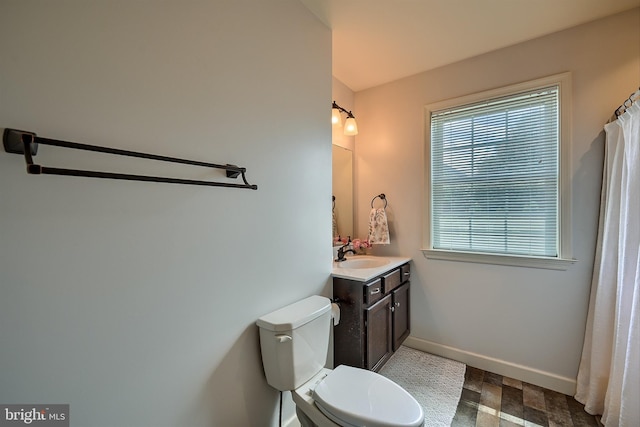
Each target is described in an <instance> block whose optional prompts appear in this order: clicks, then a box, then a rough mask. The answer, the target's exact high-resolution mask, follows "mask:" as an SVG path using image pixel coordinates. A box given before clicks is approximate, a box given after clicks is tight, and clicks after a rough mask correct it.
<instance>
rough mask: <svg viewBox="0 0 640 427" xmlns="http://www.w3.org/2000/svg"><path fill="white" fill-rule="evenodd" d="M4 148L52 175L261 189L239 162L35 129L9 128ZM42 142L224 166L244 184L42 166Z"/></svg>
mask: <svg viewBox="0 0 640 427" xmlns="http://www.w3.org/2000/svg"><path fill="white" fill-rule="evenodd" d="M2 143H3V145H4V150H5V151H6V152H7V153H14V154H23V155H24V159H25V162H26V164H27V172H28V173H29V174H32V175H40V174H48V175H66V176H83V177H89V178H108V179H120V180H128V181H146V182H164V183H170V184H187V185H202V186H210V187H231V188H247V189H251V190H257V189H258V186H257V185H252V184H249V182H247V179H246V177H245V172H246V169H245V168H243V167H239V166H236V165H231V164H225V165H218V164H215V163H207V162H200V161H195V160H187V159H179V158H175V157H167V156H159V155H156V154H147V153H140V152H136V151H128V150H120V149H116V148H108V147H100V146H97V145H88V144H79V143H76V142H69V141H61V140H56V139H49V138H42V137H38V136H37V135H36V134H35V133H33V132H28V131H22V130H17V129H9V128H7V129H5V130H4V133H3V137H2ZM39 145H52V146H56V147H63V148H71V149H76V150H86V151H94V152H99V153H107V154H115V155H120V156H128V157H137V158H141V159H149V160H158V161H163V162H169V163H181V164H186V165H191V166H202V167H209V168H215V169H224V170H225V171H226V176H227V178H234V179H235V178H238V177H239V176H242V180H243V181H244V184H234V183H227V182H214V181H200V180H192V179H181V178H169V177H161V176H146V175H132V174H121V173H111V172H96V171H87V170H79V169H60V168H50V167H46V166H41V165H37V164H34V163H33V156H35V155H36V154H37V153H38V146H39Z"/></svg>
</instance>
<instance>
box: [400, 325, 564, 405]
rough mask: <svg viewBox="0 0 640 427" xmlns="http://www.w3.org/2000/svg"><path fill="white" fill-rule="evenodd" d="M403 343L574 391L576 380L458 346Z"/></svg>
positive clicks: (415, 340) (410, 340)
mask: <svg viewBox="0 0 640 427" xmlns="http://www.w3.org/2000/svg"><path fill="white" fill-rule="evenodd" d="M404 345H406V346H407V347H411V348H414V349H416V350H421V351H424V352H427V353H431V354H435V355H436V356H441V357H446V358H447V359H452V360H457V361H459V362H462V363H465V364H467V365H469V366H473V367H474V368H478V369H482V370H484V371H489V372H494V373H496V374H500V375H504V376H506V377H510V378H514V379H517V380H520V381H524V382H527V383H530V384H535V385H537V386H540V387H544V388H548V389H550V390H554V391H557V392H559V393H563V394H566V395H569V396H573V395H574V394H575V392H576V380H575V379H574V378H568V377H563V376H560V375H556V374H553V373H551V372H545V371H541V370H538V369H535V368H531V367H528V366H523V365H518V364H515V363H511V362H507V361H505V360H500V359H495V358H493V357H488V356H484V355H482V354H477V353H472V352H469V351H466V350H461V349H459V348H454V347H449V346H446V345H442V344H438V343H435V342H432V341H427V340H423V339H420V338H415V337H412V336H409V337H408V338H407V339H406V340H405V342H404Z"/></svg>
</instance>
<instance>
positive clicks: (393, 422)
mask: <svg viewBox="0 0 640 427" xmlns="http://www.w3.org/2000/svg"><path fill="white" fill-rule="evenodd" d="M313 399H314V400H315V402H316V405H317V406H318V408H319V409H320V410H321V411H322V412H323V413H324V414H325V415H327V417H329V418H331V419H332V420H333V421H335V422H337V423H340V424H342V425H354V426H363V425H366V426H368V427H369V426H370V427H392V426H393V427H396V426H397V427H408V426H421V425H422V421H423V419H424V412H423V411H422V406H420V404H419V403H418V402H417V401H416V400H415V399H414V398H413V396H411V395H410V394H409V393H407V391H406V390H405V389H403V388H402V387H400V386H399V385H398V384H396V383H394V382H393V381H391V380H390V379H388V378H386V377H383V376H382V375H380V374H377V373H375V372H372V371H367V370H365V369H360V368H353V367H351V366H345V365H340V366H338V367H337V368H336V369H334V370H333V371H332V372H331V373H330V374H329V375H327V376H326V377H325V378H324V379H323V380H322V381H321V382H320V383H319V384H318V385H317V386H316V388H315V390H314V392H313Z"/></svg>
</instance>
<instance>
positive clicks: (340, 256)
mask: <svg viewBox="0 0 640 427" xmlns="http://www.w3.org/2000/svg"><path fill="white" fill-rule="evenodd" d="M349 245H351V237H349V241H348V242H347V243H346V244H345V245H344V246H341V247H340V248H339V249H338V258H336V259H335V262H342V261H344V260H346V258H345V257H344V256H345V255H346V254H347V253H349V252H351V253H352V254H354V255H355V254H356V251H354V250H353V249H352V248H350V247H349ZM345 248H347V249H345Z"/></svg>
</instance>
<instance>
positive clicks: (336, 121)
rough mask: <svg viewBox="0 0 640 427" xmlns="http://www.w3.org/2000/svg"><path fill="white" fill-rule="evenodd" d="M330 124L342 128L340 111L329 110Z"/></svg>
mask: <svg viewBox="0 0 640 427" xmlns="http://www.w3.org/2000/svg"><path fill="white" fill-rule="evenodd" d="M331 124H333V125H337V126H342V117H340V110H338V109H337V108H332V109H331Z"/></svg>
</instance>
